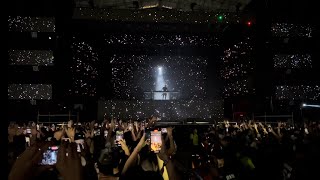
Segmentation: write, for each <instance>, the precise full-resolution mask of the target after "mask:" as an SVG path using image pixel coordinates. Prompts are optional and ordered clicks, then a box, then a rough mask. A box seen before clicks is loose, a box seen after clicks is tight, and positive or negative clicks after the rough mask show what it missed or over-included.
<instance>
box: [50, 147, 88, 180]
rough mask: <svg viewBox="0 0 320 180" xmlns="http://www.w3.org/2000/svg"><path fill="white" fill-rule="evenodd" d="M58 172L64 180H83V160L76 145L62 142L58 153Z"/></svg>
mask: <svg viewBox="0 0 320 180" xmlns="http://www.w3.org/2000/svg"><path fill="white" fill-rule="evenodd" d="M56 168H57V170H58V171H59V172H60V175H61V176H62V177H63V179H64V180H81V179H82V173H81V172H82V166H81V158H80V156H79V154H78V152H77V144H76V143H67V142H62V143H61V146H60V148H59V151H58V159H57V164H56Z"/></svg>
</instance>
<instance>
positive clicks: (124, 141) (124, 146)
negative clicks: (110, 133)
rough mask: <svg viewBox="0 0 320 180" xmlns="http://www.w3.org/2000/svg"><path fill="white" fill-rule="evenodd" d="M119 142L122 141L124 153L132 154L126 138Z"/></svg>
mask: <svg viewBox="0 0 320 180" xmlns="http://www.w3.org/2000/svg"><path fill="white" fill-rule="evenodd" d="M119 143H120V145H121V148H122V150H123V151H124V153H125V154H126V155H127V156H130V151H129V148H128V146H127V144H126V140H124V139H120V141H119Z"/></svg>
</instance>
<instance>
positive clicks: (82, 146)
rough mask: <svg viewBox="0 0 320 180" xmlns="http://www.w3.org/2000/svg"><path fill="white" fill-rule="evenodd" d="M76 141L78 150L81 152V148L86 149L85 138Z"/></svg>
mask: <svg viewBox="0 0 320 180" xmlns="http://www.w3.org/2000/svg"><path fill="white" fill-rule="evenodd" d="M74 142H75V143H76V144H77V152H81V149H84V139H77V140H74Z"/></svg>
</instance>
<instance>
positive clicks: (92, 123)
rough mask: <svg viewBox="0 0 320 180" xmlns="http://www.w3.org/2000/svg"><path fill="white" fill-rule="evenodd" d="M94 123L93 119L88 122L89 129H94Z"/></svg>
mask: <svg viewBox="0 0 320 180" xmlns="http://www.w3.org/2000/svg"><path fill="white" fill-rule="evenodd" d="M95 123H96V121H95V120H93V121H91V123H90V129H91V130H92V129H94V124H95Z"/></svg>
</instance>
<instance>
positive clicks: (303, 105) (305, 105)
mask: <svg viewBox="0 0 320 180" xmlns="http://www.w3.org/2000/svg"><path fill="white" fill-rule="evenodd" d="M302 107H305V108H306V107H311V108H320V105H318V104H306V103H303V104H302Z"/></svg>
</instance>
